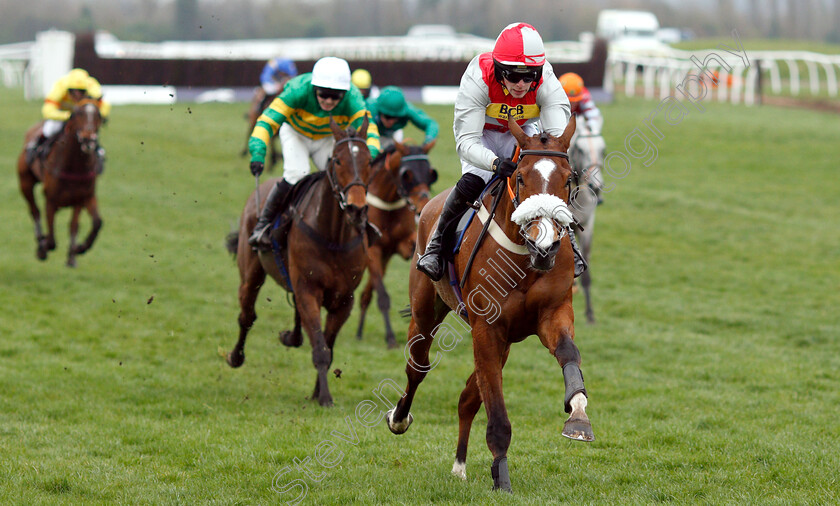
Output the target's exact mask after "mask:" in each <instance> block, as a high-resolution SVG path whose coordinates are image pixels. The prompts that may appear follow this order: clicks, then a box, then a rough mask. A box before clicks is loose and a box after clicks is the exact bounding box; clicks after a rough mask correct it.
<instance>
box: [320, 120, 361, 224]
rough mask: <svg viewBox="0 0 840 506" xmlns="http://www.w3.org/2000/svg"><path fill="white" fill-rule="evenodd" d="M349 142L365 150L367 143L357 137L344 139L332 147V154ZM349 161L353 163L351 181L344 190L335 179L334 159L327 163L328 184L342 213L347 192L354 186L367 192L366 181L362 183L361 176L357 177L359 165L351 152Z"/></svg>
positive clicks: (345, 204)
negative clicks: (360, 145) (359, 144)
mask: <svg viewBox="0 0 840 506" xmlns="http://www.w3.org/2000/svg"><path fill="white" fill-rule="evenodd" d="M350 142H359V143H361V144H362V145H363V146H364V147H365V149H367V143H366V142H365V141H364V139H359V138H358V137H345V138H344V139H341V140H339V141H336V143H335V145H334V146H333V153H335V151H336V149H337V148H338V146H340V145H341V144H344V143H350ZM350 160H352V162H353V180H352V181H350V182H349V183H347V185H345V186H344V188H339V186H338V181H337V180H336V177H335V170H334V169H335V158H333V157H330V159H329V162H328V163H327V179H328V180H329V182H330V187H332V191H333V195H335V198H336V200H338V205H339V207H341V210H342V211H343V210H344V209H345V208H346V207H347V191H348V190H349V189H350V188H352V187H354V186H361V187H362V188H364V190H365V192H367V187H368V184H367V181H363V180H362V178H361V176H360V175H359V165H358V164H357V163H356V157H355V156H354V155H353V152H352V150H351V151H350Z"/></svg>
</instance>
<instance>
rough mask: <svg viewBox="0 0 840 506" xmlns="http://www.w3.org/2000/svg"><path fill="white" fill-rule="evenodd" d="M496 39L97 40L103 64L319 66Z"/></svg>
mask: <svg viewBox="0 0 840 506" xmlns="http://www.w3.org/2000/svg"><path fill="white" fill-rule="evenodd" d="M493 43H494V40H493V39H486V38H483V37H478V36H475V35H469V34H458V35H454V36H447V35H441V36H427V37H412V36H402V37H326V38H320V39H255V40H233V41H165V42H159V43H153V42H131V41H121V40H119V39H117V38H115V37H114V36H113V35H111V34H109V33H107V32H99V33H97V34H96V39H95V44H96V53H97V54H98V55H99V56H100V57H101V58H139V59H202V60H268V59H270V58H274V57H276V56H280V57H284V58H289V59H292V60H298V61H301V60H317V59H318V58H321V57H322V56H338V57H340V58H345V59H348V60H396V61H399V60H435V61H452V60H455V61H459V60H460V61H469V60H470V59H472V57H474V56H475V55H477V54H479V53H483V52H485V51H490V50H491V49H493ZM590 52H591V44H587V43H583V42H574V41H569V42H549V43H547V44H546V55H547V56H548V57H549V58H551V59H555V60H558V61H581V60H586V59H588V58H589V53H590Z"/></svg>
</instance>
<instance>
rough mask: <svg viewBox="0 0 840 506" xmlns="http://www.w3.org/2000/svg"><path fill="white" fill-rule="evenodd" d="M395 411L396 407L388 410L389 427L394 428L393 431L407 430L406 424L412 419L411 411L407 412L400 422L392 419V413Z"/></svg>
mask: <svg viewBox="0 0 840 506" xmlns="http://www.w3.org/2000/svg"><path fill="white" fill-rule="evenodd" d="M395 413H396V408H394V409H391V410H390V411H388V425H390V426H391V428H392V429H394V430H395V431H399V432H405V431H406V430H408V426H409V425H411V422H412V421H413V419H414V417H412V416H411V413H409V414H408V416H407V417H405V420H403V421H401V422H395V421H394V414H395Z"/></svg>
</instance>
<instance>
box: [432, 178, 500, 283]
mask: <svg viewBox="0 0 840 506" xmlns="http://www.w3.org/2000/svg"><path fill="white" fill-rule="evenodd" d="M482 190H484V180H482V179H481V178H480V177H478V176H476V175H475V174H464V175H463V176H462V177H461V179H460V180H459V181H458V183H457V184H456V185H455V187H454V188H452V191H451V192H450V193H449V195H448V196H447V197H446V203H444V204H443V209H442V210H441V212H440V219H439V220H438V226H437V229H436V230H435V232H434V234H432V237H431V238H429V243H428V244H427V245H426V253H425V254H424V255H423V256H421V257H420V258H419V259H418V260H417V270H419V271H420V272H422V273H423V274H425V275H427V276H429V277H430V278H432V281H439V280H440V278H442V277H443V257H441V254H440V248H441V246H442V244H443V239H444V233H445V232H446V230H447V228H449V225H450V224H451V223H452V221H453V220H456V219H458V218H459V217H460V216H461V214H463V212H464V211H465V210H466V209H467V208H468V207H469V206H470V205H471V204H472V203H473V202H475V201H476V199H478V197H479V196H480V195H481V192H482Z"/></svg>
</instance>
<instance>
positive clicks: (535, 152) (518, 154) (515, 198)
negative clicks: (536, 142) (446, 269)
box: [461, 147, 577, 288]
mask: <svg viewBox="0 0 840 506" xmlns="http://www.w3.org/2000/svg"><path fill="white" fill-rule="evenodd" d="M529 155H531V156H551V157H560V158H565V159H566V160H567V161H568V160H569V154H568V153H566V152H565V151H552V150H543V149H523V150H520V149H519V147H517V148H516V151H515V152H514V158H515V159H516V168H517V171H518V170H519V164H520V163H522V158H523V157H525V156H529ZM572 173H573V175H575V178H576V179H577V176H576V173H575V172H574V171H572ZM498 177H499V176H494V178H493V179H492V180H491V181H490V183H488V186H489V185H490V184H492V183H493V181H494V180H496V179H497V178H498ZM500 181H501V180H500ZM521 181H522V180H521V176H520V175H519V174H518V173H517V177H516V191H514V190H513V188H511V187H510V178H505V182H504V183H502V184H505V185H506V186H507V191H508V195H509V197H510V201H511V202H512V203H513V208H514V209H516V208H517V207H519V205H520V204H521V202H520V200H519V186H520V184H521ZM491 191H492V190H491ZM502 193H504V189H502V188H499V191H497V192H496V194H495V195H494V196H493V204H492V206H491V208H490V216H489V217H488V218H487V221H486V222H484V226H483V227H482V228H481V232H480V233H479V234H478V238H477V239H476V242H475V246H474V247H473V250H472V252H471V253H470V258H469V260H467V265H466V267H464V274H463V275H462V276H461V288H464V284H465V283H466V282H467V275H468V274H469V272H470V268H471V267H472V264H473V261H474V260H475V257H476V255H477V254H478V248H479V247H480V246H481V242H482V241H483V240H484V236H485V235H486V234H487V230H488V229H489V228H490V224H491V223H492V222H493V220H494V218H495V216H496V208H497V207H498V206H499V202H501V200H502Z"/></svg>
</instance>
